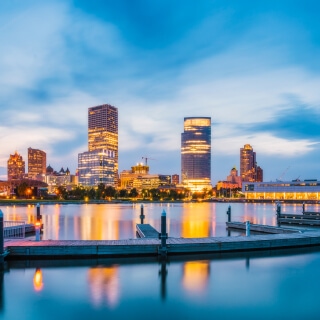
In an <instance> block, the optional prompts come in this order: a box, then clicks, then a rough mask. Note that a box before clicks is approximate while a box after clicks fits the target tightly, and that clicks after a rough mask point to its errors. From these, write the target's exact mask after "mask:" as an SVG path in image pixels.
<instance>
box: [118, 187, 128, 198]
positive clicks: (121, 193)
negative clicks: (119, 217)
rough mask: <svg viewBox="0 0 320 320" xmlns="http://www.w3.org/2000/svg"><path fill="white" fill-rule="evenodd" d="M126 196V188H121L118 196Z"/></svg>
mask: <svg viewBox="0 0 320 320" xmlns="http://www.w3.org/2000/svg"><path fill="white" fill-rule="evenodd" d="M127 196H128V191H127V190H126V189H121V190H120V191H119V197H120V198H125V197H127Z"/></svg>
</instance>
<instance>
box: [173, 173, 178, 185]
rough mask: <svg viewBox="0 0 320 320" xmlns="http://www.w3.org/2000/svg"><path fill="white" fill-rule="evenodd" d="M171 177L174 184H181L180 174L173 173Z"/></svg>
mask: <svg viewBox="0 0 320 320" xmlns="http://www.w3.org/2000/svg"><path fill="white" fill-rule="evenodd" d="M171 179H172V184H174V185H177V184H179V180H180V179H179V175H178V174H173V175H172V177H171Z"/></svg>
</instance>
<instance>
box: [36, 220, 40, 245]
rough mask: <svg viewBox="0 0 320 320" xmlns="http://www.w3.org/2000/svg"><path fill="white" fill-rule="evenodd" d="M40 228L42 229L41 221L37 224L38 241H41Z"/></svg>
mask: <svg viewBox="0 0 320 320" xmlns="http://www.w3.org/2000/svg"><path fill="white" fill-rule="evenodd" d="M40 229H41V223H40V222H38V221H37V222H36V224H35V230H36V241H40Z"/></svg>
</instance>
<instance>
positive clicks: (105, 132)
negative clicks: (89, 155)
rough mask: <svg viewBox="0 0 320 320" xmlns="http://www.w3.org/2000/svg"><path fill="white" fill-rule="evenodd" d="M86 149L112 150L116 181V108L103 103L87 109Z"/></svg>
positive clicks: (116, 179) (116, 178)
mask: <svg viewBox="0 0 320 320" xmlns="http://www.w3.org/2000/svg"><path fill="white" fill-rule="evenodd" d="M88 149H89V152H90V151H96V150H108V151H113V152H114V179H115V181H116V183H117V181H118V108H116V107H113V106H111V105H109V104H103V105H100V106H96V107H91V108H89V109H88Z"/></svg>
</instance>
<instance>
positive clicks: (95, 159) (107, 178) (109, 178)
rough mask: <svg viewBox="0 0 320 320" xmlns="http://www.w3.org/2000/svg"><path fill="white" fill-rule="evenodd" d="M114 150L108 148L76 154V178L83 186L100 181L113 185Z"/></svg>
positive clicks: (99, 182) (93, 184)
mask: <svg viewBox="0 0 320 320" xmlns="http://www.w3.org/2000/svg"><path fill="white" fill-rule="evenodd" d="M114 163H115V152H114V151H110V150H95V151H87V152H83V153H79V154H78V179H79V184H80V185H83V186H97V185H99V184H101V183H103V184H104V185H107V186H112V187H114V186H115V179H114Z"/></svg>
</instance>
